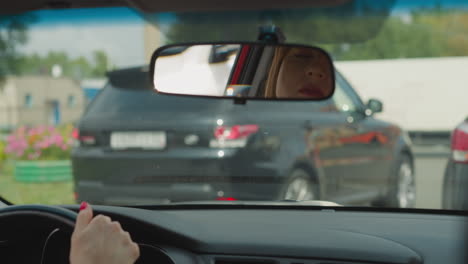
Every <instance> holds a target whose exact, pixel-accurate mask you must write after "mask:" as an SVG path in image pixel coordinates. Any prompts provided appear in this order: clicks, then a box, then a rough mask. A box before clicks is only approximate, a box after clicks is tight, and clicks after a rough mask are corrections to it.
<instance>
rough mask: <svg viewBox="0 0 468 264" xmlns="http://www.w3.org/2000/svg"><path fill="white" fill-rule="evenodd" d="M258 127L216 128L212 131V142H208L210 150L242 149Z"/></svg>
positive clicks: (235, 126)
mask: <svg viewBox="0 0 468 264" xmlns="http://www.w3.org/2000/svg"><path fill="white" fill-rule="evenodd" d="M258 130H259V126H258V125H234V126H230V127H229V126H218V127H216V128H215V130H214V137H215V139H214V140H211V141H210V147H212V148H220V147H221V148H242V147H245V145H246V144H247V139H248V138H249V136H250V135H252V134H254V133H257V132H258Z"/></svg>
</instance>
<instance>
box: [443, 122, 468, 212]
mask: <svg viewBox="0 0 468 264" xmlns="http://www.w3.org/2000/svg"><path fill="white" fill-rule="evenodd" d="M442 206H443V207H444V209H455V210H466V209H468V118H467V119H465V121H464V122H462V123H461V124H460V125H458V126H457V128H456V129H455V130H454V131H453V133H452V144H451V155H450V159H449V161H448V164H447V168H446V169H445V175H444V186H443V195H442Z"/></svg>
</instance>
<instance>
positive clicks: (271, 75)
mask: <svg viewBox="0 0 468 264" xmlns="http://www.w3.org/2000/svg"><path fill="white" fill-rule="evenodd" d="M290 49H291V48H289V47H279V48H276V50H275V55H274V56H273V60H272V61H271V67H270V71H269V72H268V77H267V80H266V84H265V93H264V97H265V98H276V83H277V82H278V75H279V71H280V69H281V65H282V64H283V59H284V57H286V55H287V54H288V52H289V50H290Z"/></svg>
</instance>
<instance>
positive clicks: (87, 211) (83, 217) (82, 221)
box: [75, 202, 93, 232]
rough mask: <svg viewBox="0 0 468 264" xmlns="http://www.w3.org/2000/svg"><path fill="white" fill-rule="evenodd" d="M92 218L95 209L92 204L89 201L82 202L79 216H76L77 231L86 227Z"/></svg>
mask: <svg viewBox="0 0 468 264" xmlns="http://www.w3.org/2000/svg"><path fill="white" fill-rule="evenodd" d="M92 219H93V209H92V208H91V205H90V204H88V203H87V202H82V203H81V206H80V212H79V213H78V217H77V218H76V223H75V232H80V231H82V230H83V229H85V228H86V227H87V226H88V224H89V222H91V220H92Z"/></svg>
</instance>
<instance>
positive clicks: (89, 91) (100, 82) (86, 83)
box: [81, 79, 107, 105]
mask: <svg viewBox="0 0 468 264" xmlns="http://www.w3.org/2000/svg"><path fill="white" fill-rule="evenodd" d="M106 83H107V79H85V80H83V81H81V88H82V89H83V93H84V97H85V104H86V105H88V104H89V103H90V102H91V101H92V100H93V99H94V98H95V97H96V96H97V95H98V94H99V92H100V91H101V89H102V88H104V86H105V85H106Z"/></svg>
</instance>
